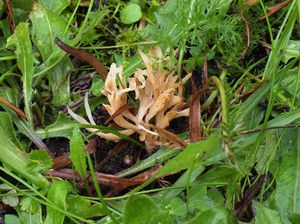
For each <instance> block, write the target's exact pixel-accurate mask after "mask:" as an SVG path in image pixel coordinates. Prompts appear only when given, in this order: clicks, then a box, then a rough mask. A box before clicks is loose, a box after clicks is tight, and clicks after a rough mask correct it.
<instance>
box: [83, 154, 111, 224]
mask: <svg viewBox="0 0 300 224" xmlns="http://www.w3.org/2000/svg"><path fill="white" fill-rule="evenodd" d="M87 159H88V165H89V168H90V173H91V177H92V180H93V184H94V187H95V190H96V192H97V195H98V198H99V200H100V202H101V204H102V206H103V209H104V210H105V212H106V214H107V215H108V216H109V217H110V218H111V220H112V221H113V223H117V222H116V220H115V218H114V217H113V215H112V214H111V211H110V210H109V209H108V207H107V205H106V203H105V201H104V198H103V194H102V192H101V190H100V187H99V184H98V182H97V178H96V175H95V170H94V167H93V162H92V160H91V157H90V155H89V154H87Z"/></svg>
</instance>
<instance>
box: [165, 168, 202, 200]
mask: <svg viewBox="0 0 300 224" xmlns="http://www.w3.org/2000/svg"><path fill="white" fill-rule="evenodd" d="M204 170H205V167H204V166H200V167H197V168H194V169H192V171H191V170H190V169H188V170H186V171H185V172H184V173H183V174H182V175H181V176H180V177H179V178H178V179H177V180H176V182H175V183H174V184H173V185H172V187H174V189H169V190H167V191H163V192H161V193H160V195H161V197H162V198H163V199H164V200H170V199H172V198H174V197H176V196H177V195H179V194H180V193H181V192H182V191H184V190H186V188H187V187H188V186H189V185H190V184H191V183H193V182H194V181H195V179H196V178H197V177H198V176H199V175H200V174H201V173H202V172H203V171H204ZM177 187H178V189H176V188H177ZM179 187H181V188H179Z"/></svg>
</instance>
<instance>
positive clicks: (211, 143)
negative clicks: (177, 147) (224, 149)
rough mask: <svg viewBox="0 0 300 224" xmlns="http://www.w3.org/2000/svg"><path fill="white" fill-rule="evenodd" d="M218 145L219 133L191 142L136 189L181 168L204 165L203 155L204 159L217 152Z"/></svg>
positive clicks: (136, 189)
mask: <svg viewBox="0 0 300 224" xmlns="http://www.w3.org/2000/svg"><path fill="white" fill-rule="evenodd" d="M218 146H219V139H218V137H217V135H211V136H210V137H209V138H208V139H207V140H204V141H200V142H197V143H192V144H189V145H188V146H187V147H186V148H185V149H184V150H183V151H182V152H180V153H179V154H178V155H177V156H175V157H174V158H172V159H170V160H169V161H168V162H167V163H166V164H165V165H164V167H163V168H162V169H161V170H160V171H159V172H158V173H157V174H156V175H155V176H154V177H153V178H151V179H150V180H148V181H147V182H145V183H144V184H142V185H140V186H139V187H137V188H135V189H134V191H138V190H140V189H142V188H143V187H145V186H147V185H148V184H150V183H151V182H152V181H154V180H155V179H157V178H159V177H161V176H164V175H166V174H172V173H177V172H179V171H181V170H186V169H189V168H199V167H202V166H203V164H202V158H201V157H202V156H204V157H203V159H204V160H205V155H211V152H215V150H216V148H218Z"/></svg>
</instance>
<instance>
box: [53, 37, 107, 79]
mask: <svg viewBox="0 0 300 224" xmlns="http://www.w3.org/2000/svg"><path fill="white" fill-rule="evenodd" d="M55 43H56V44H57V46H58V47H60V48H61V49H62V50H64V51H65V52H67V53H69V54H71V55H72V56H74V57H77V58H79V59H80V60H82V61H85V62H87V63H89V64H90V65H91V66H93V68H95V69H96V71H97V72H98V73H99V75H100V76H101V78H102V79H103V80H105V79H106V77H107V74H108V72H107V71H106V69H105V67H104V65H103V64H102V63H101V62H99V61H98V60H97V58H95V57H94V56H93V55H91V54H90V53H88V52H86V51H85V50H81V49H76V48H73V47H71V46H69V45H67V44H65V43H64V42H63V41H61V40H60V39H58V38H55Z"/></svg>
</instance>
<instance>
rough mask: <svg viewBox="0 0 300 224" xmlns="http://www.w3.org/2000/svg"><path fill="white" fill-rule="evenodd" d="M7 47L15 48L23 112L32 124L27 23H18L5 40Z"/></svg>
mask: <svg viewBox="0 0 300 224" xmlns="http://www.w3.org/2000/svg"><path fill="white" fill-rule="evenodd" d="M6 47H7V48H15V53H16V55H17V61H18V67H19V69H20V70H21V72H22V81H23V94H24V103H25V113H26V117H27V119H28V121H29V122H30V123H31V124H32V121H33V120H32V111H31V97H32V91H33V90H32V80H33V71H34V68H33V62H34V57H33V54H32V45H31V40H30V36H29V24H28V23H20V24H19V25H18V26H17V27H16V30H15V32H14V34H13V35H11V36H10V37H9V38H8V40H7V46H6Z"/></svg>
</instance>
